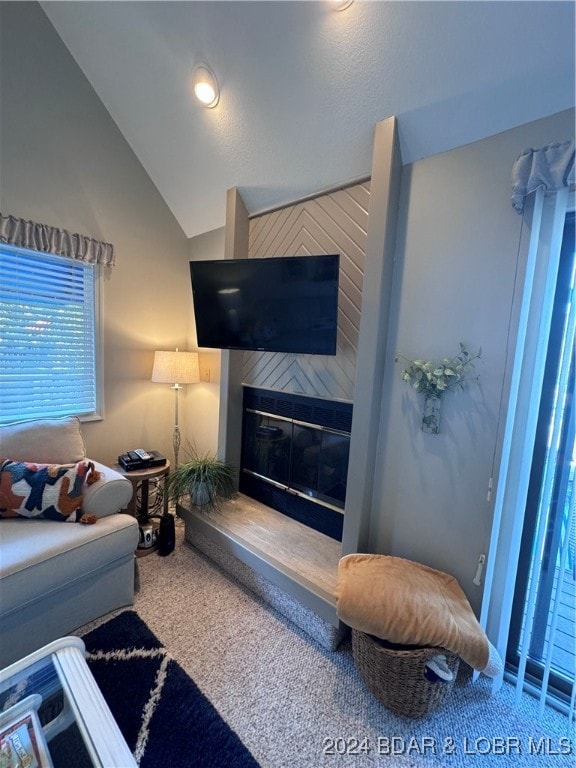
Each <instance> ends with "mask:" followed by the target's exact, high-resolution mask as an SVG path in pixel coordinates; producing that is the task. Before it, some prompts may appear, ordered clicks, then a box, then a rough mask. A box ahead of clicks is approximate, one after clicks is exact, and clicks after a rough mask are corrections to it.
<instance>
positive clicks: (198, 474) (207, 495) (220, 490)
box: [168, 449, 236, 510]
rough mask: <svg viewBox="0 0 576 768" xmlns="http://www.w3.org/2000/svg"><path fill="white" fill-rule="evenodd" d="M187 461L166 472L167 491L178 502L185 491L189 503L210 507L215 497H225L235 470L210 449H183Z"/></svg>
mask: <svg viewBox="0 0 576 768" xmlns="http://www.w3.org/2000/svg"><path fill="white" fill-rule="evenodd" d="M187 453H188V455H189V459H188V461H186V462H184V463H183V464H180V465H179V466H177V467H176V468H175V469H174V470H172V471H171V472H170V474H169V476H168V494H169V498H170V499H171V500H172V501H176V502H178V501H179V500H180V499H181V498H182V497H183V496H186V495H188V496H189V497H190V502H191V504H192V505H193V506H195V507H197V508H199V509H201V510H209V509H213V508H214V507H216V506H217V504H218V500H219V499H229V498H230V497H231V496H232V494H233V493H234V490H235V484H234V480H235V476H236V471H235V469H234V467H232V466H231V465H230V464H228V463H226V462H225V461H222V460H221V459H218V458H217V457H216V456H213V455H212V454H210V453H204V454H199V453H197V451H196V450H195V449H190V450H188V451H187Z"/></svg>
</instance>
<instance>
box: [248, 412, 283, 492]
mask: <svg viewBox="0 0 576 768" xmlns="http://www.w3.org/2000/svg"><path fill="white" fill-rule="evenodd" d="M245 419H246V424H245V442H244V469H247V470H249V471H250V472H254V473H255V474H257V475H261V476H262V477H266V478H268V479H269V480H273V481H274V482H276V483H281V484H282V485H288V481H289V478H290V441H291V437H292V424H291V423H290V422H287V421H284V420H283V419H275V418H274V417H273V416H266V415H264V414H259V413H251V412H250V411H247V412H246V413H245Z"/></svg>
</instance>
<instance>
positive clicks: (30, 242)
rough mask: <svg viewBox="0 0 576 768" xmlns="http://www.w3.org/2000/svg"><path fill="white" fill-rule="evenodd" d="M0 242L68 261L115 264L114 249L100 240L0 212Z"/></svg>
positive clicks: (107, 265)
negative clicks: (62, 257) (69, 259)
mask: <svg viewBox="0 0 576 768" xmlns="http://www.w3.org/2000/svg"><path fill="white" fill-rule="evenodd" d="M0 243H5V244H6V245H14V246H16V247H18V248H29V249H31V250H33V251H41V252H42V253H53V254H55V255H56V256H68V257H69V258H71V259H77V260H78V261H85V262H87V263H88V264H103V265H104V266H106V267H113V266H114V265H115V264H116V256H115V255H114V246H113V245H111V244H110V243H104V242H102V241H101V240H94V239H93V238H91V237H87V236H86V235H79V234H77V233H75V234H72V233H70V232H67V231H66V230H65V229H59V228H58V227H51V226H49V225H48V224H37V223H36V222H34V221H25V220H24V219H18V218H16V217H15V216H4V215H3V214H2V213H0Z"/></svg>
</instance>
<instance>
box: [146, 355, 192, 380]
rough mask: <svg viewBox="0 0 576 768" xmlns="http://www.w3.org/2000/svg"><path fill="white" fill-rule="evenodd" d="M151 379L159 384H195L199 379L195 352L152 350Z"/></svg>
mask: <svg viewBox="0 0 576 768" xmlns="http://www.w3.org/2000/svg"><path fill="white" fill-rule="evenodd" d="M152 381H156V382H158V383H159V384H197V383H198V382H199V381H200V370H199V367H198V353H197V352H154V367H153V369H152Z"/></svg>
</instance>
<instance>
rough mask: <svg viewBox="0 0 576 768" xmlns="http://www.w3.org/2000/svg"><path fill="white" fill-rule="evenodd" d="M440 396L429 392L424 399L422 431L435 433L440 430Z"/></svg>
mask: <svg viewBox="0 0 576 768" xmlns="http://www.w3.org/2000/svg"><path fill="white" fill-rule="evenodd" d="M441 404H442V397H441V396H440V395H434V394H429V395H426V397H425V400H424V413H423V414H422V432H428V433H429V434H431V435H437V434H438V432H440V406H441Z"/></svg>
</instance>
